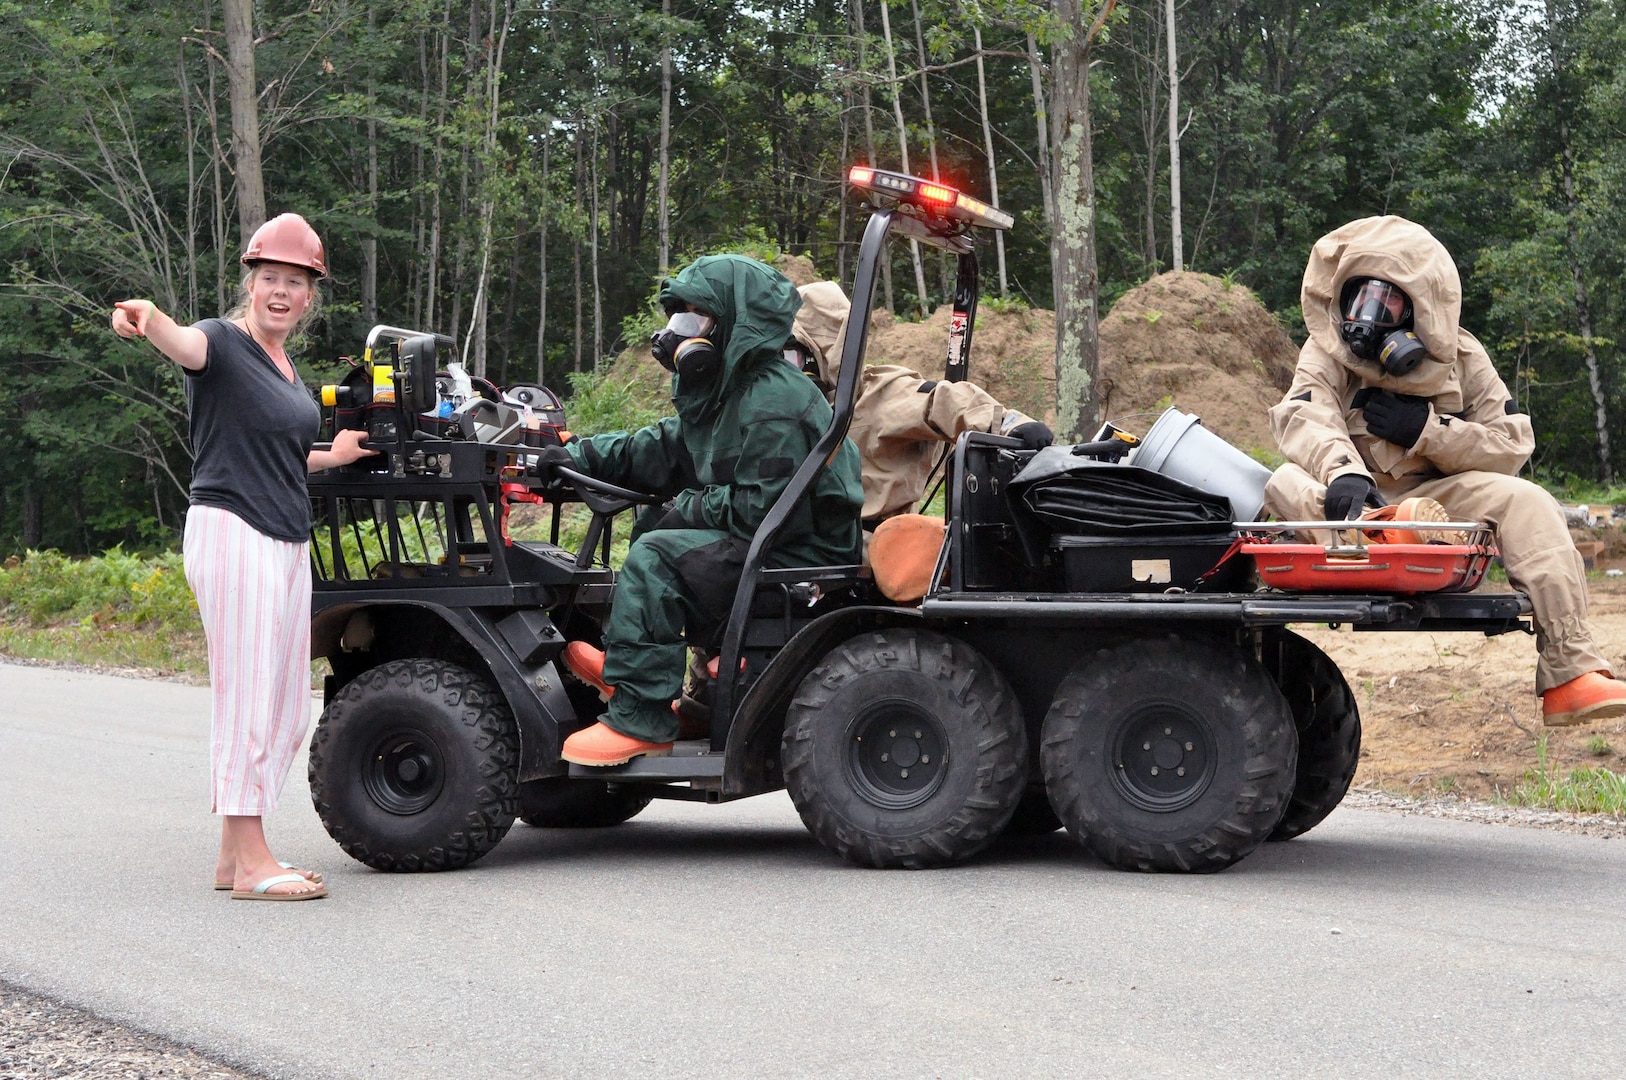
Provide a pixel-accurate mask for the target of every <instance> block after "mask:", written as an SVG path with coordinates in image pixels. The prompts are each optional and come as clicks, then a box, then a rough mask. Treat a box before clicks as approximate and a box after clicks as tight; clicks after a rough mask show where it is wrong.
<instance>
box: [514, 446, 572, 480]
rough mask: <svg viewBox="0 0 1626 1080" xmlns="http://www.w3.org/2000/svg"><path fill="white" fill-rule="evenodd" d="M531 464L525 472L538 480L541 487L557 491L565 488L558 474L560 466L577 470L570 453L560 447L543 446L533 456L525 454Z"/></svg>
mask: <svg viewBox="0 0 1626 1080" xmlns="http://www.w3.org/2000/svg"><path fill="white" fill-rule="evenodd" d="M526 456H527V457H529V458H530V459H531V463H530V465H529V467H528V469H527V471H528V472H529V473H530V474H531V475H532V476H534V477H536V478H537V479H538V480H540V481H542V486H543V487H544V488H547V489H549V490H553V491H557V490H558V489H559V488H561V487H564V486H565V483H566V481H565V479H564V478H563V477H562V476H560V475H559V474H558V471H557V470H558V469H559V468H560V467H561V466H562V467H564V468H566V469H576V468H578V466H577V464H576V459H575V458H573V457H571V456H570V451H569V450H566V449H565V448H564V447H562V446H544V447H542V448H541V449H540V450H538V451H537V452H536V453H534V454H527V455H526Z"/></svg>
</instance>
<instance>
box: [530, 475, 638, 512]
mask: <svg viewBox="0 0 1626 1080" xmlns="http://www.w3.org/2000/svg"><path fill="white" fill-rule="evenodd" d="M553 472H554V475H556V476H559V477H562V478H563V479H566V480H569V481H570V483H571V486H572V487H574V488H575V489H576V494H577V495H579V496H581V500H582V502H583V503H585V504H586V505H587V508H588V509H589V510H591V511H593V513H595V514H619V513H620V512H621V511H623V510H627V509H630V508H631V507H634V506H658V505H659V504H661V503H663V502H665V501H666V498H665V496H662V495H648V494H645V493H644V492H641V491H633V490H632V489H631V488H624V487H620V486H618V485H616V484H612V483H610V482H609V481H608V480H600V479H599V478H598V477H596V476H591V475H589V474H587V473H584V472H578V471H576V470H575V469H567V468H565V467H563V466H555V468H554V470H553Z"/></svg>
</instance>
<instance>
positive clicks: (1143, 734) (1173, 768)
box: [1111, 701, 1217, 813]
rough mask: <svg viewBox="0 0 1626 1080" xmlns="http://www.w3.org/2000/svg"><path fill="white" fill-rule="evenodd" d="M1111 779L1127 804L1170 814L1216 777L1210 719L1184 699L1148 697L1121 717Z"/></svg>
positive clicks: (1204, 789)
mask: <svg viewBox="0 0 1626 1080" xmlns="http://www.w3.org/2000/svg"><path fill="white" fill-rule="evenodd" d="M1111 749H1112V762H1113V780H1114V782H1115V783H1116V785H1117V787H1118V790H1119V792H1120V793H1121V794H1122V795H1123V796H1124V798H1126V799H1127V800H1128V801H1129V802H1130V803H1132V804H1133V805H1135V806H1137V807H1139V808H1140V809H1142V810H1150V811H1152V812H1154V813H1171V812H1173V811H1175V810H1180V809H1183V808H1185V807H1187V806H1190V805H1191V804H1192V803H1194V802H1196V801H1197V800H1198V799H1199V798H1201V797H1202V794H1203V792H1204V791H1206V790H1207V789H1208V785H1209V782H1210V781H1211V780H1212V779H1213V776H1214V766H1215V758H1216V756H1217V755H1216V743H1215V740H1214V735H1213V732H1212V730H1211V729H1210V728H1209V725H1208V721H1207V720H1206V719H1204V718H1203V716H1202V715H1201V714H1199V713H1197V712H1195V711H1193V710H1192V709H1190V708H1189V707H1188V706H1186V705H1185V704H1184V703H1182V702H1173V701H1158V702H1148V703H1146V704H1143V705H1141V706H1140V707H1138V708H1136V709H1135V710H1134V711H1133V712H1131V713H1130V714H1129V715H1128V716H1126V717H1124V718H1123V719H1122V720H1121V722H1120V723H1119V725H1118V730H1117V733H1116V735H1115V736H1114V738H1113V739H1112V741H1111Z"/></svg>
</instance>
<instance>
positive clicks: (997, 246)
mask: <svg viewBox="0 0 1626 1080" xmlns="http://www.w3.org/2000/svg"><path fill="white" fill-rule="evenodd" d="M971 36H972V41H973V44H975V45H976V47H977V109H978V111H979V112H980V113H981V114H982V150H983V153H984V154H985V155H987V157H988V198H989V200H990V201H991V202H992V203H993V204H994V205H995V206H998V205H999V165H998V163H997V162H996V161H995V159H994V129H993V126H992V125H991V124H989V122H988V80H987V78H986V77H985V76H984V75H983V70H982V27H980V26H973V27H972V28H971ZM994 253H995V254H996V255H997V256H998V257H999V296H1000V299H1004V298H1005V296H1006V294H1007V293H1008V291H1009V289H1008V287H1007V285H1006V281H1005V233H1004V231H1003V230H1001V229H995V230H994Z"/></svg>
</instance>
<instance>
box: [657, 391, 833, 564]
mask: <svg viewBox="0 0 1626 1080" xmlns="http://www.w3.org/2000/svg"><path fill="white" fill-rule="evenodd" d="M743 412H744V413H745V415H748V416H750V415H751V414H753V413H755V414H756V415H754V416H751V418H750V419H749V420H748V421H746V422H745V423H744V424H743V425H742V431H741V434H742V436H743V439H742V442H741V444H740V454H739V457H738V458H737V459H736V461H735V464H734V468H733V476H732V478H731V479H730V480H729V482H728V483H712V484H707V485H706V486H705V487H702V488H699V489H698V490H690V491H685V492H683V493H682V494H681V495H679V496H678V497H677V500H676V502H675V504H674V506H673V509H674V511H676V512H677V513H679V514H680V515H681V516H682V519H683V520H684V521H685V522H687V523H688V524H689V525H691V526H693V527H694V528H697V529H720V530H722V531H724V532H727V533H729V534H731V535H733V536H738V537H742V538H745V537H750V536H752V535H754V534H755V533H756V531H757V529H758V528H759V527H760V526H761V525H762V522H763V519H765V518H766V517H767V516H768V510H769V508H771V507H772V506H773V504H774V501H775V500H776V499H778V498H779V495H780V493H781V492H782V491H784V490H785V488H786V486H787V485H789V483H790V478H791V476H792V475H794V474H795V472H796V469H797V467H798V466H799V465H801V463H802V461H803V459H805V458H806V457H807V455H808V454H809V453H811V452H812V449H813V441H814V438H815V437H816V435H817V432H815V431H814V430H813V428H812V427H811V425H810V423H809V417H807V416H791V415H784V414H764V413H761V412H759V411H758V410H755V409H749V408H748V409H746V410H743Z"/></svg>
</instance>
